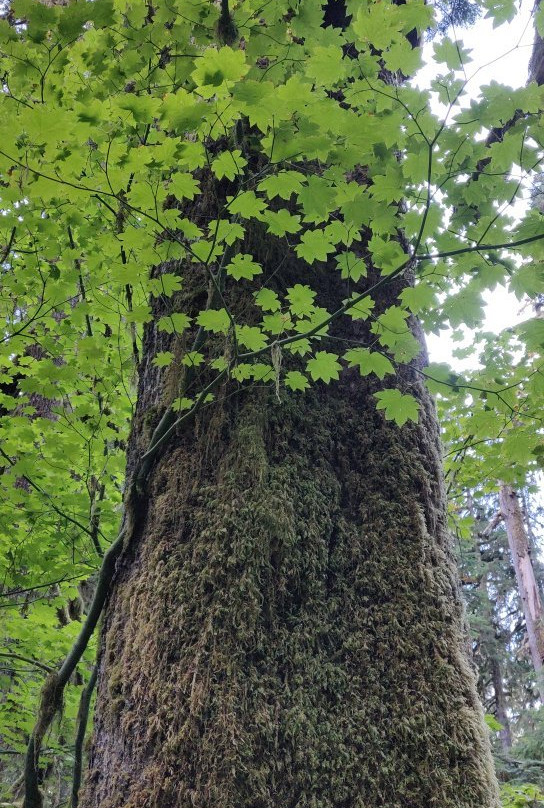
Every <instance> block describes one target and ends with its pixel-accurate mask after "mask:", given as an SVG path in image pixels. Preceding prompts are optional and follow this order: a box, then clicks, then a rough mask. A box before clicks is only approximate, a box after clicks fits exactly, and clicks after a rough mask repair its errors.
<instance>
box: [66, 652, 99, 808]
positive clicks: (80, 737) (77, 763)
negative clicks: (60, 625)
mask: <svg viewBox="0 0 544 808" xmlns="http://www.w3.org/2000/svg"><path fill="white" fill-rule="evenodd" d="M97 679H98V663H96V664H95V665H94V667H93V669H92V672H91V678H90V679H89V681H88V682H87V686H86V687H85V688H84V690H83V692H82V694H81V699H80V702H79V710H78V714H77V733H76V742H75V748H74V772H73V776H72V803H71V808H77V806H78V803H79V788H80V786H81V771H82V768H83V744H84V742H85V733H86V730H87V723H88V721H89V709H90V706H91V698H92V695H93V691H94V689H95V687H96V680H97Z"/></svg>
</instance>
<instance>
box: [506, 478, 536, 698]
mask: <svg viewBox="0 0 544 808" xmlns="http://www.w3.org/2000/svg"><path fill="white" fill-rule="evenodd" d="M499 497H500V503H501V511H502V514H503V516H504V523H505V525H506V533H507V536H508V544H509V545H510V552H511V553H512V562H513V564H514V570H515V572H516V580H517V584H518V589H519V596H520V599H521V603H522V606H523V614H524V615H525V624H526V626H527V637H528V639H529V648H530V650H531V659H532V661H533V667H534V669H535V673H536V674H537V683H538V689H539V692H540V699H541V701H542V702H543V703H544V682H543V680H542V665H543V663H544V622H543V619H544V610H543V608H542V601H541V598H540V592H539V589H538V584H537V581H536V578H535V573H534V569H533V563H532V561H531V549H530V547H529V540H528V538H527V533H526V531H525V525H524V523H523V514H522V512H521V507H520V503H519V498H518V495H517V493H516V492H515V491H514V489H513V488H512V487H511V486H510V485H505V484H503V485H501V487H500V492H499Z"/></svg>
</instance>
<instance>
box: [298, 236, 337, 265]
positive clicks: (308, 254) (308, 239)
mask: <svg viewBox="0 0 544 808" xmlns="http://www.w3.org/2000/svg"><path fill="white" fill-rule="evenodd" d="M334 249H335V248H334V245H333V244H331V242H330V241H329V239H328V238H327V236H326V235H325V233H324V232H323V231H322V230H307V231H306V232H305V233H303V234H302V238H301V242H300V244H297V247H296V253H297V255H298V257H299V258H304V260H305V261H307V263H308V264H313V262H314V261H326V260H327V256H328V255H329V254H330V253H332V252H334Z"/></svg>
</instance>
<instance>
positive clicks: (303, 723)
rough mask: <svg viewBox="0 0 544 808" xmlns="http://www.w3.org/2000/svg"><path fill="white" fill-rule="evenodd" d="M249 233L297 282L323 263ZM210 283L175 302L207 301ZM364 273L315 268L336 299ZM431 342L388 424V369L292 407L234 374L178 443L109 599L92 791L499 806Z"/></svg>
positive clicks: (96, 805) (274, 806) (345, 331)
mask: <svg viewBox="0 0 544 808" xmlns="http://www.w3.org/2000/svg"><path fill="white" fill-rule="evenodd" d="M195 215H196V216H197V217H198V212H195ZM248 238H249V241H251V243H247V244H245V245H244V251H246V252H250V253H252V254H253V255H254V256H255V258H256V260H259V261H260V262H261V263H262V264H263V266H264V267H265V269H266V270H267V275H268V274H269V272H271V271H274V270H276V269H277V268H278V267H280V268H279V269H278V270H277V272H276V274H275V282H276V283H277V284H278V288H280V287H281V288H285V286H289V285H292V284H293V283H296V282H305V281H307V279H308V274H307V273H308V268H307V267H306V266H305V265H300V264H299V263H298V262H297V261H296V260H295V259H294V258H293V256H292V253H291V252H290V250H289V248H288V247H287V246H282V245H281V243H280V241H279V240H275V239H273V238H272V237H268V236H267V237H264V236H263V234H262V233H257V234H254V235H253V236H252V237H248ZM169 271H172V268H171V267H170V268H169ZM193 274H194V271H193ZM197 274H198V273H197ZM195 277H196V276H195ZM201 281H202V282H201V286H200V287H199V286H198V279H197V280H195V281H194V282H193V288H192V289H191V290H190V291H186V292H184V294H185V296H186V297H185V299H184V300H178V301H177V302H178V303H179V304H180V305H182V304H183V305H185V308H186V309H187V307H189V309H190V307H191V299H190V295H193V298H194V300H195V301H196V302H195V303H194V305H195V307H196V306H197V304H198V305H200V306H201V303H202V297H203V296H204V295H205V283H204V281H203V279H201ZM404 282H406V281H403V282H402V283H404ZM395 283H396V286H395V285H393V284H392V285H391V287H390V288H389V289H387V291H386V293H385V294H384V295H383V299H382V300H381V301H379V302H378V305H377V307H376V312H378V310H380V309H381V310H383V309H384V308H385V307H386V306H388V305H390V304H391V303H392V302H394V300H395V299H396V295H397V294H398V292H399V291H400V288H401V284H400V283H398V282H395ZM346 284H347V282H343V281H340V280H339V278H338V274H337V272H336V271H334V269H333V266H332V262H331V266H325V265H322V266H321V268H320V269H316V268H315V267H313V268H312V285H313V287H314V288H315V289H316V290H317V291H318V299H317V300H316V303H318V304H319V305H327V306H328V307H329V308H330V309H331V310H332V309H333V308H334V306H336V305H338V302H339V301H341V300H342V299H343V298H344V297H345V296H346V292H347V286H346ZM246 302H247V301H246ZM231 303H232V306H233V309H234V310H235V314H236V305H240V306H242V305H245V304H244V303H243V301H242V303H238V304H237V303H236V302H235V301H234V299H233V300H232V301H231ZM162 305H164V304H163V303H161V301H160V300H158V301H157V302H156V305H155V312H154V313H155V315H156V316H157V317H158V316H160V315H161V314H162V313H163V312H162V311H161V310H160V307H161V306H162ZM346 319H347V318H346ZM414 328H416V329H417V324H414ZM333 336H334V337H335V338H336V339H342V340H345V339H349V340H355V341H359V340H360V341H362V342H363V343H364V342H365V341H366V340H367V339H368V337H369V334H368V331H366V330H365V326H364V324H363V325H361V322H360V321H355V322H353V323H348V324H346V323H343V324H337V325H336V326H335V328H334V330H333ZM159 350H161V351H162V350H172V352H173V353H175V354H176V352H177V354H176V355H179V351H180V350H183V346H180V345H178V344H176V342H175V337H174V336H173V335H167V334H165V333H164V332H160V333H159V332H158V331H157V330H156V329H155V327H154V325H153V324H150V325H149V326H148V327H147V331H146V336H145V341H144V357H143V361H142V366H141V373H140V388H139V402H138V408H137V414H136V418H135V422H134V427H133V434H132V438H131V446H130V450H129V473H130V471H131V469H132V468H134V465H135V459H136V458H137V457H138V455H139V454H140V453H141V452H142V450H143V449H144V448H145V445H146V441H147V439H148V437H149V429H150V428H151V427H153V426H154V425H155V423H156V422H157V419H158V418H159V417H160V415H161V413H162V411H163V409H162V408H163V407H164V404H165V401H166V400H167V398H168V397H169V396H171V395H172V393H171V391H170V392H168V390H169V389H170V390H171V387H172V379H171V376H169V371H168V370H167V371H160V370H159V369H157V368H156V367H155V366H153V365H152V362H151V360H152V358H153V356H154V355H155V353H156V351H159ZM289 361H296V360H293V359H289V358H288V357H284V362H289ZM422 361H423V359H422V357H420V358H419V359H418V360H416V361H415V362H414V363H413V364H412V365H410V366H404V367H403V368H401V370H399V374H398V377H397V379H396V380H395V381H394V382H393V384H398V385H400V387H401V389H403V390H404V391H405V392H407V391H409V392H411V393H412V394H413V395H415V396H416V397H417V398H418V399H419V401H420V403H421V413H420V421H419V423H418V424H413V423H408V424H406V425H405V426H403V427H402V428H399V427H397V426H395V425H394V424H391V423H388V422H386V421H385V420H384V418H383V415H382V414H381V413H379V412H377V411H376V407H375V403H376V400H375V398H374V397H373V393H374V392H376V390H378V389H380V387H382V386H384V384H383V383H381V382H378V381H376V382H374V381H370V380H369V377H367V378H362V377H361V376H360V375H359V372H358V371H356V370H350V371H345V372H344V373H343V375H342V377H341V380H340V381H339V382H337V383H332V384H331V385H329V386H325V385H322V384H321V383H319V384H317V385H316V386H315V387H314V388H313V389H312V390H311V391H307V392H306V393H304V394H284V393H282V401H281V402H279V401H278V399H277V397H276V394H275V391H274V389H273V385H271V386H269V387H268V388H266V389H265V388H254V389H252V390H249V391H245V392H237V393H235V394H233V393H234V390H235V388H234V387H230V386H229V385H227V386H226V387H225V388H224V389H223V390H222V391H220V392H219V394H218V398H217V401H216V402H215V403H214V404H213V406H210V407H209V408H207V409H204V410H203V411H201V413H200V414H199V416H198V418H197V419H196V421H193V422H192V423H191V426H190V428H188V429H185V430H184V431H183V432H181V433H180V434H178V435H177V437H176V438H175V439H174V440H172V441H171V442H170V444H169V445H168V448H167V451H166V453H165V454H164V455H163V457H162V458H161V460H160V461H159V462H158V463H157V465H156V466H155V468H154V469H153V472H152V475H151V477H150V480H149V483H148V502H147V507H146V509H145V513H144V514H143V515H142V517H141V521H140V523H139V525H138V531H137V535H136V537H135V540H134V541H133V543H132V545H131V547H130V549H129V552H128V553H126V554H125V556H124V557H123V560H122V563H121V564H120V568H119V570H118V574H117V577H116V580H115V585H114V590H113V593H112V595H111V598H110V600H109V603H108V605H107V609H106V614H105V618H104V625H103V631H102V640H101V655H100V675H99V689H98V704H97V711H96V718H95V727H94V737H93V741H92V748H91V755H90V769H89V772H88V775H87V784H86V788H85V790H84V793H83V795H82V800H81V806H82V808H144V807H145V808H174V806H175V807H176V808H295V806H296V807H297V808H310V806H311V807H312V808H333V806H334V808H355V807H356V806H358V807H359V808H378V806H379V808H400V807H401V806H403V807H404V806H406V808H432V807H433V806H434V807H435V808H495V806H497V805H498V801H497V797H496V786H495V780H494V774H493V768H492V762H491V758H490V753H489V744H488V737H487V730H486V727H485V725H484V722H483V716H482V711H481V708H480V705H479V702H478V698H477V695H476V687H475V680H474V676H473V672H472V670H471V668H470V666H469V664H468V661H467V648H466V639H465V634H464V625H463V614H462V605H461V602H460V598H459V592H458V586H457V581H456V573H455V568H454V564H453V561H452V557H451V555H450V546H449V537H448V532H447V528H446V520H445V507H444V506H445V503H444V491H443V485H442V471H441V461H440V444H439V437H438V429H437V422H436V416H435V410H434V405H433V402H432V401H431V399H430V398H429V396H428V394H427V392H426V390H425V388H424V386H423V384H422V381H421V376H420V374H419V372H418V368H419V367H420V365H421V363H422ZM389 386H391V385H389Z"/></svg>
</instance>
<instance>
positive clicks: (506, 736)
mask: <svg viewBox="0 0 544 808" xmlns="http://www.w3.org/2000/svg"><path fill="white" fill-rule="evenodd" d="M491 674H492V676H493V690H494V691H495V715H496V717H497V721H498V722H499V723H500V724H501V725H502V729H501V730H500V731H499V738H500V739H501V746H502V751H503V752H506V753H508V752H509V751H510V750H511V748H512V732H511V730H510V720H509V718H508V706H507V702H506V694H505V692H504V686H503V681H502V671H501V663H500V661H499V659H498V657H496V656H493V657H491Z"/></svg>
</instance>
